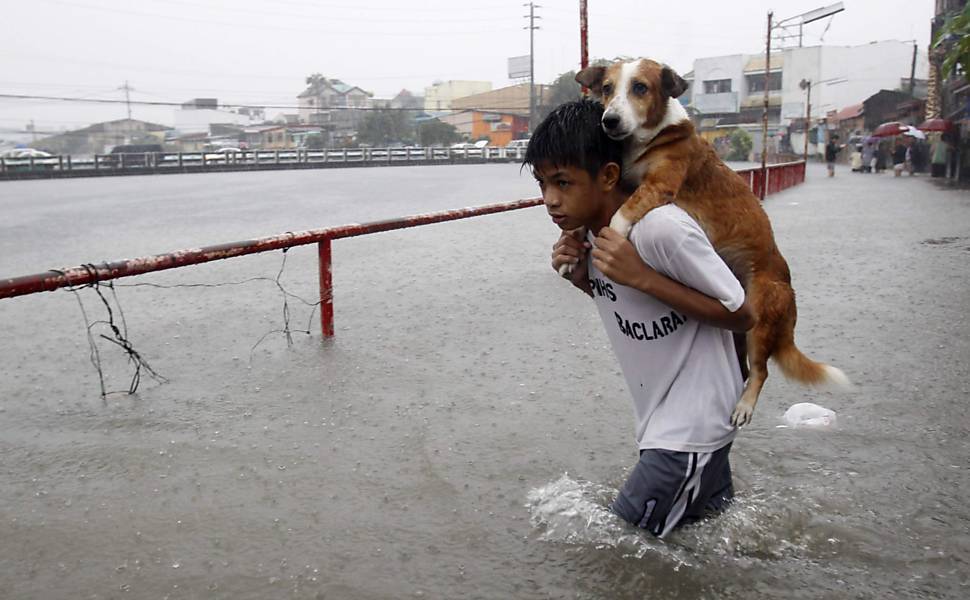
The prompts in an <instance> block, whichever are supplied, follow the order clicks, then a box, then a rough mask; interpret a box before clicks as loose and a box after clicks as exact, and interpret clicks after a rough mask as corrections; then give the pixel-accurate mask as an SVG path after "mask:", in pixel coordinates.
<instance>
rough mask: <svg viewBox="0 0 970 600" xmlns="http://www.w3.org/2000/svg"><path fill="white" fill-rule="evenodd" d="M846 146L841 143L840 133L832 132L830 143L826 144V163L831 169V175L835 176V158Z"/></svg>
mask: <svg viewBox="0 0 970 600" xmlns="http://www.w3.org/2000/svg"><path fill="white" fill-rule="evenodd" d="M844 147H845V146H840V145H839V134H837V133H834V134H832V138H831V139H830V140H829V143H827V144H825V164H826V166H827V167H828V170H829V177H835V159H836V157H838V155H839V151H840V150H842V148H844Z"/></svg>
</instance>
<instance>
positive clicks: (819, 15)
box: [759, 2, 845, 200]
mask: <svg viewBox="0 0 970 600" xmlns="http://www.w3.org/2000/svg"><path fill="white" fill-rule="evenodd" d="M843 10H845V6H844V5H843V3H842V2H836V3H835V4H831V5H829V6H823V7H821V8H816V9H815V10H810V11H808V12H807V13H802V14H800V15H797V16H794V17H790V18H787V19H782V20H781V21H778V22H777V23H775V24H774V25H772V22H771V21H772V17H773V16H774V13H772V12H771V11H769V12H768V35H767V36H766V37H767V39H766V40H765V106H764V112H763V113H762V115H761V193H760V194H759V196H760V197H761V199H762V200H764V199H765V188H766V187H767V184H768V177H767V176H768V165H767V158H768V85H769V80H770V76H771V30H772V27H782V28H784V27H785V23H788V22H789V21H792V20H794V19H799V21H800V22H799V24H798V45H799V46H801V40H802V27H803V26H804V25H808V24H809V23H814V22H815V21H818V20H819V19H824V18H825V17H830V16H832V15H834V14H836V13H840V12H842V11H843ZM803 83H804V82H803ZM808 85H811V82H809V83H808ZM809 99H811V92H809ZM809 116H810V113H809ZM807 127H808V125H807V123H806V134H805V155H806V159H807V156H808V130H807Z"/></svg>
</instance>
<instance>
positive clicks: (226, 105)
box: [0, 88, 528, 112]
mask: <svg viewBox="0 0 970 600" xmlns="http://www.w3.org/2000/svg"><path fill="white" fill-rule="evenodd" d="M119 89H123V88H119ZM0 99H8V100H59V101H63V102H82V103H91V104H136V105H141V106H178V107H181V106H182V105H183V104H184V103H183V102H169V101H164V100H130V99H129V100H112V99H108V98H77V97H69V96H38V95H33V94H0ZM216 106H217V108H263V109H266V108H273V109H277V110H299V109H306V108H311V107H307V106H299V105H293V104H262V105H260V104H251V103H246V102H236V103H229V102H220V103H218V104H217V105H216ZM314 108H315V107H314ZM527 109H528V107H526V106H469V107H462V108H446V109H440V110H438V109H435V110H433V111H429V110H427V109H425V108H423V107H421V108H410V107H383V106H333V107H325V108H324V110H326V111H333V110H360V111H381V110H388V111H416V112H445V111H448V112H466V111H473V110H477V111H484V112H507V111H525V110H527Z"/></svg>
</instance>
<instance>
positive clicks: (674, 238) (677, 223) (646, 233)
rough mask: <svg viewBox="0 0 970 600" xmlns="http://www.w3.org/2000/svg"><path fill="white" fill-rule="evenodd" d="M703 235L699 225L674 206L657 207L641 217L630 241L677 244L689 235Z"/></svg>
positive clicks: (631, 233) (682, 210)
mask: <svg viewBox="0 0 970 600" xmlns="http://www.w3.org/2000/svg"><path fill="white" fill-rule="evenodd" d="M695 232H700V233H702V234H703V231H702V230H701V227H700V225H698V224H697V221H695V220H694V218H693V217H691V216H690V215H689V214H687V212H686V211H685V210H684V209H682V208H681V207H679V206H677V205H676V204H673V203H670V204H665V205H663V206H659V207H657V208H655V209H653V210H651V211H650V212H648V213H647V214H646V215H644V216H643V218H642V219H640V220H639V221H638V222H637V223H636V224H634V226H633V229H632V230H631V231H630V239H631V240H633V241H634V243H635V244H636V243H637V242H645V243H649V244H660V245H664V246H667V245H669V244H679V243H680V242H682V241H683V240H684V238H685V237H686V236H688V235H690V234H691V233H695Z"/></svg>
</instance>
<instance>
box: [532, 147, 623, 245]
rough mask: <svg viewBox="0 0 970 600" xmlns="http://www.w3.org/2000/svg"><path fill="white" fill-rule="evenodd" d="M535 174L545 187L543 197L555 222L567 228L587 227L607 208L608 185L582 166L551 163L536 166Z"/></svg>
mask: <svg viewBox="0 0 970 600" xmlns="http://www.w3.org/2000/svg"><path fill="white" fill-rule="evenodd" d="M532 174H533V175H534V176H535V178H536V181H537V182H538V183H539V189H540V190H541V191H542V201H543V203H544V204H545V205H546V211H548V212H549V216H550V217H552V222H553V223H555V224H556V225H558V226H559V228H560V229H562V230H563V231H571V230H573V229H576V228H578V227H585V226H587V225H589V224H590V223H592V222H594V221H595V220H596V218H597V217H598V216H599V215H600V214H601V213H602V212H603V205H604V204H605V202H606V200H607V195H608V193H607V192H608V188H607V187H606V186H604V185H602V182H601V181H599V180H600V177H594V176H591V175H590V174H589V173H588V172H587V171H586V170H585V169H583V168H580V167H564V166H559V165H553V164H550V163H540V164H537V165H535V166H534V168H533V169H532Z"/></svg>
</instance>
